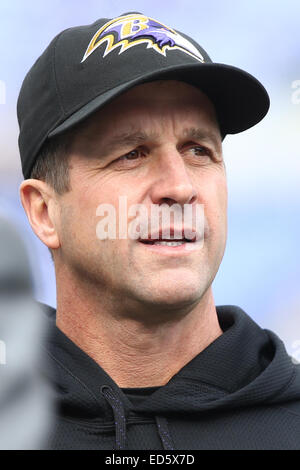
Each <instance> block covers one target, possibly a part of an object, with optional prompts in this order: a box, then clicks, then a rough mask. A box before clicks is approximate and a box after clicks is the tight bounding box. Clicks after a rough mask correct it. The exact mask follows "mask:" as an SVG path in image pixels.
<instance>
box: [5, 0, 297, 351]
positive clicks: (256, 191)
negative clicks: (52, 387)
mask: <svg viewBox="0 0 300 470" xmlns="http://www.w3.org/2000/svg"><path fill="white" fill-rule="evenodd" d="M132 11H137V12H141V13H144V14H146V15H148V16H151V17H153V18H155V19H157V20H159V21H161V22H163V23H165V24H166V25H168V26H171V27H173V28H175V29H178V30H179V31H182V32H186V33H187V34H189V35H190V36H191V37H193V38H194V39H196V40H197V41H198V42H199V44H201V45H202V46H203V47H204V49H205V50H207V52H208V54H209V55H210V56H211V58H212V59H213V61H215V62H222V63H227V64H232V65H235V66H238V67H240V68H242V69H245V70H246V71H248V72H250V73H251V74H253V75H254V76H256V77H257V78H258V79H259V80H260V81H261V82H262V83H263V84H264V86H265V87H266V89H267V90H268V92H269V95H270V99H271V108H270V111H269V113H268V115H267V117H266V118H265V119H264V120H263V121H262V122H261V123H260V124H258V125H257V126H255V127H254V128H252V129H250V130H248V131H246V132H243V133H241V134H238V135H236V136H227V137H226V139H225V141H224V154H225V161H226V168H227V174H228V185H229V232H228V244H227V250H226V254H225V257H224V260H223V263H222V265H221V268H220V270H219V273H218V275H217V278H216V280H215V283H214V294H215V301H216V304H217V305H220V304H234V305H239V306H240V307H242V308H243V309H244V310H245V311H246V312H247V313H248V314H249V315H250V316H251V317H252V318H253V319H254V320H255V321H256V322H257V323H258V324H260V325H261V326H262V327H264V328H268V329H271V330H273V331H275V332H276V333H277V334H278V335H279V336H281V338H282V339H283V341H284V342H285V345H286V347H287V350H288V351H289V353H290V354H292V355H293V356H294V357H296V358H298V360H299V359H300V348H299V345H300V341H299V340H300V289H299V279H300V252H299V247H298V243H299V239H300V237H299V235H300V191H299V183H300V2H299V0H251V1H250V0H243V1H241V0H239V1H238V0H210V1H209V2H204V1H203V2H202V1H199V0H172V1H171V0H164V1H162V2H159V1H158V0H155V1H153V2H149V0H147V1H146V0H136V1H134V0H128V1H123V2H120V1H115V0H84V1H81V0H51V2H46V1H41V0H26V2H25V1H24V0H1V3H0V23H1V24H0V57H1V65H0V133H1V138H0V152H1V158H0V215H2V216H4V217H6V218H8V219H9V220H11V221H13V223H14V224H15V226H17V228H18V230H19V232H20V234H21V236H22V239H23V241H24V243H25V244H26V247H27V251H28V253H29V259H30V265H31V269H32V272H33V278H34V295H35V297H36V299H38V300H39V301H41V302H44V303H47V304H49V305H51V306H54V307H55V305H56V296H55V278H54V269H53V265H52V262H51V259H50V255H49V253H48V250H47V249H46V248H45V247H44V246H43V245H42V243H41V242H40V241H39V240H38V238H37V237H36V236H35V235H34V234H33V233H32V232H31V229H30V227H29V224H28V222H27V219H26V217H25V215H24V213H23V209H22V207H21V204H20V202H19V190H18V188H19V184H20V183H21V181H22V173H21V166H20V163H19V153H18V145H17V138H18V124H17V118H16V101H17V97H18V93H19V89H20V87H21V84H22V80H23V78H24V76H25V74H26V73H27V71H28V70H29V68H30V67H31V66H32V64H33V63H34V62H35V60H36V59H37V57H38V56H39V55H40V54H41V53H42V52H43V50H44V49H45V48H46V46H47V45H48V44H49V42H50V41H51V40H52V38H53V37H54V36H55V35H56V34H57V33H58V32H60V31H61V30H63V29H66V28H68V27H71V26H75V25H79V24H87V23H91V22H94V21H95V20H96V19H97V18H101V17H107V18H111V17H114V16H118V15H121V14H122V13H126V12H132ZM0 336H1V333H0Z"/></svg>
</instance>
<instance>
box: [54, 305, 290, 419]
mask: <svg viewBox="0 0 300 470" xmlns="http://www.w3.org/2000/svg"><path fill="white" fill-rule="evenodd" d="M47 313H48V316H49V321H50V323H51V329H50V337H49V344H48V347H47V349H48V354H49V355H50V357H51V358H52V360H53V361H54V363H55V367H54V368H53V374H54V375H53V376H52V380H53V381H55V383H56V385H57V389H58V390H59V393H60V401H61V404H62V407H63V408H64V410H65V411H66V412H67V413H72V414H74V409H76V410H77V411H76V414H77V416H78V417H81V416H84V417H88V416H89V417H92V416H95V415H97V416H99V412H100V410H101V416H103V418H104V420H105V419H108V418H110V419H111V410H108V409H107V403H106V402H105V399H104V397H103V395H102V394H101V388H102V387H103V386H104V385H106V386H108V387H110V388H111V389H112V390H113V391H114V393H115V394H116V395H117V396H118V397H119V398H120V400H121V401H122V403H123V406H124V409H125V413H126V414H128V413H129V412H130V410H132V405H131V403H130V402H129V400H128V399H127V397H126V396H125V394H124V393H123V392H122V391H121V389H120V388H119V387H118V386H117V384H116V383H115V382H114V381H113V380H112V378H111V377H110V376H109V375H108V374H107V373H106V372H105V371H104V370H103V369H102V368H101V367H100V366H99V365H98V364H97V363H96V362H95V361H94V360H93V359H92V358H90V357H89V356H88V355H87V354H85V353H84V352H83V351H82V350H81V349H80V348H79V347H77V346H76V345H75V344H74V343H73V342H72V341H71V340H70V339H69V338H68V337H67V336H66V335H65V334H64V333H63V332H62V331H61V330H59V329H58V328H57V327H56V325H55V310H54V309H52V308H50V307H47ZM217 315H218V319H219V323H220V326H221V329H222V331H223V334H222V335H221V336H219V337H218V338H217V339H216V340H215V341H214V342H212V343H211V344H210V345H209V346H208V347H207V348H206V349H204V350H203V351H202V352H201V353H200V354H198V355H197V356H196V357H195V358H194V359H192V360H191V361H190V362H189V363H188V364H186V365H185V366H184V367H183V368H182V369H181V370H180V371H179V372H178V373H177V374H176V375H174V376H173V377H172V379H171V380H170V381H169V382H168V383H167V384H166V385H165V386H163V387H160V388H159V389H158V390H157V391H155V392H154V393H153V394H152V395H151V396H149V397H148V398H147V399H145V400H144V402H142V403H141V404H140V405H139V406H137V407H135V409H134V411H135V412H136V413H138V414H139V413H142V414H153V413H154V414H165V415H168V414H169V413H171V414H174V412H176V413H177V414H178V413H179V414H180V413H195V412H197V411H201V410H202V411H203V410H205V409H207V410H208V409H212V408H220V407H221V408H224V407H225V408H226V407H235V406H244V405H246V404H250V403H257V402H262V401H264V402H265V401H269V400H273V401H274V400H275V401H276V400H277V399H279V400H280V398H277V397H280V395H281V392H282V391H283V390H284V388H286V386H287V384H288V383H289V381H291V380H292V378H293V374H294V366H293V364H292V361H291V360H290V358H289V356H288V355H287V353H286V351H285V348H284V345H283V343H282V341H281V340H279V338H278V337H277V336H276V335H275V334H274V333H272V332H270V331H268V330H263V329H262V328H260V327H259V326H258V325H257V324H256V323H255V322H254V321H253V320H252V319H251V318H250V317H249V316H248V315H247V314H246V313H245V312H244V311H243V310H242V309H240V308H239V307H235V306H222V307H217Z"/></svg>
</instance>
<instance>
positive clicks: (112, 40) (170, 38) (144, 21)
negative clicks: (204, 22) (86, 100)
mask: <svg viewBox="0 0 300 470" xmlns="http://www.w3.org/2000/svg"><path fill="white" fill-rule="evenodd" d="M103 43H106V48H105V51H104V54H103V57H106V56H107V54H109V53H110V52H111V51H113V50H114V49H116V48H120V51H119V54H122V52H124V51H125V50H127V49H129V48H131V47H134V46H136V45H137V44H141V43H146V44H147V48H148V49H149V48H151V49H154V50H155V51H156V52H158V53H159V54H162V55H164V56H166V51H167V50H174V49H177V50H181V51H182V52H184V53H186V54H188V55H190V56H192V57H193V58H195V59H197V60H199V61H200V62H204V57H203V56H202V54H201V53H200V51H199V50H198V49H197V48H196V47H195V46H194V45H193V44H192V43H191V42H190V41H188V40H187V39H186V38H184V37H183V36H181V35H180V34H179V33H177V32H176V31H174V30H173V29H171V28H169V27H168V26H165V25H163V24H162V23H159V22H158V21H156V20H154V19H152V18H148V17H147V16H144V15H141V14H128V15H125V16H120V17H118V18H115V19H113V20H111V21H108V22H107V23H105V25H104V26H102V27H101V28H100V29H99V30H98V31H97V32H96V33H95V34H94V36H93V38H92V39H91V41H90V44H89V45H88V47H87V50H86V52H85V54H84V56H83V59H82V61H81V62H84V61H85V60H86V59H87V58H88V57H89V56H90V55H91V54H92V53H93V52H94V51H95V50H96V49H97V48H98V47H99V46H100V45H101V44H103Z"/></svg>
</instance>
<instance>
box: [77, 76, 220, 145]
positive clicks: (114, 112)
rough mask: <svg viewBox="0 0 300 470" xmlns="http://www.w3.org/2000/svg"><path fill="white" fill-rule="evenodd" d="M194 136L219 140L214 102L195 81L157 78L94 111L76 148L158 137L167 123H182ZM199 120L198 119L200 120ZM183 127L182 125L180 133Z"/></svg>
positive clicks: (188, 133) (216, 142)
mask: <svg viewBox="0 0 300 470" xmlns="http://www.w3.org/2000/svg"><path fill="white" fill-rule="evenodd" d="M183 121H184V122H185V128H184V132H185V134H186V137H187V136H190V138H192V137H194V138H200V137H201V138H202V139H203V138H207V137H209V138H210V139H211V140H212V141H213V143H214V144H218V140H219V136H220V133H219V126H218V122H217V118H216V113H215V109H214V106H213V104H212V103H211V101H210V100H209V98H208V97H207V96H206V95H205V94H204V93H202V92H201V91H200V90H199V89H197V88H195V87H194V86H192V85H189V84H186V83H183V82H179V81H169V80H168V81H164V80H161V81H156V82H149V83H144V84H142V85H138V86H136V87H134V88H132V89H131V90H129V91H127V92H125V93H124V94H122V95H121V96H120V97H118V98H116V99H115V100H113V101H112V102H111V103H108V104H107V105H106V106H104V107H103V108H102V109H100V110H99V111H97V112H96V113H94V114H93V115H92V116H91V117H90V118H88V119H87V120H86V121H85V122H84V123H83V125H82V126H81V127H80V129H79V132H78V134H77V137H78V138H77V139H76V138H75V142H76V143H77V145H76V149H77V150H79V152H80V153H82V152H83V151H84V150H86V151H90V150H92V148H93V146H94V143H95V142H96V143H97V141H98V142H100V141H101V144H102V143H103V144H106V142H108V141H110V142H111V143H112V145H113V146H114V147H116V146H117V145H120V144H121V143H122V141H123V143H126V144H129V143H130V141H131V142H132V144H136V143H138V142H139V141H140V142H141V143H142V142H143V141H145V140H146V139H147V140H154V139H155V138H158V137H159V135H160V134H161V133H162V128H163V127H164V124H165V123H166V124H171V122H172V125H173V128H174V131H175V128H179V129H180V127H181V125H182V124H183ZM197 121H198V122H197ZM181 133H182V129H180V134H181Z"/></svg>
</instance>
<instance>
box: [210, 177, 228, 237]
mask: <svg viewBox="0 0 300 470" xmlns="http://www.w3.org/2000/svg"><path fill="white" fill-rule="evenodd" d="M204 197H205V199H204V214H205V217H206V218H207V221H208V224H209V227H210V229H211V230H213V231H214V232H215V233H216V235H217V236H220V235H222V234H223V233H224V232H226V230H227V199H228V195H227V184H226V180H225V179H224V178H221V177H219V178H216V180H215V181H213V182H211V183H210V184H208V186H207V188H206V191H205V196H204Z"/></svg>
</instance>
